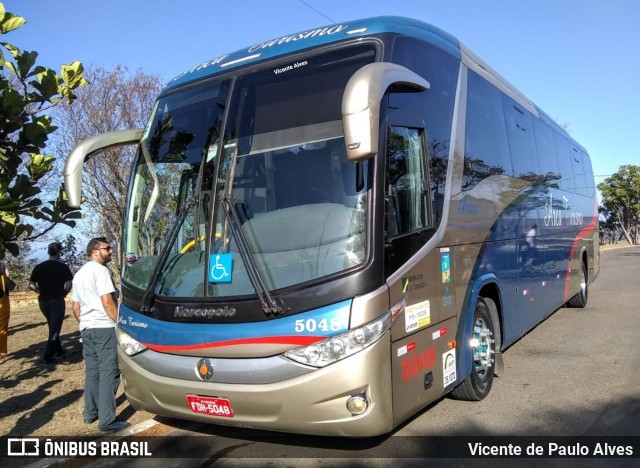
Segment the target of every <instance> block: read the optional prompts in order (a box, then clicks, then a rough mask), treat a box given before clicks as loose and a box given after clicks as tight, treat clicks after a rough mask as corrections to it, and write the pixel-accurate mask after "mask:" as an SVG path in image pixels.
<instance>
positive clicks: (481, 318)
mask: <svg viewBox="0 0 640 468" xmlns="http://www.w3.org/2000/svg"><path fill="white" fill-rule="evenodd" d="M494 334H495V328H494V324H493V320H492V319H491V312H490V310H489V307H488V306H487V303H486V302H485V300H484V299H483V298H482V297H478V300H477V302H476V307H475V310H474V312H473V330H472V337H471V339H472V341H473V342H474V343H472V344H471V346H469V347H467V348H465V349H463V350H461V352H471V353H472V361H473V368H472V369H471V375H469V377H467V379H466V380H465V381H464V382H462V383H461V384H460V385H458V386H457V387H456V388H454V389H453V391H452V392H451V395H452V396H453V397H454V398H457V399H459V400H467V401H479V400H482V399H484V398H485V397H486V396H487V395H488V394H489V391H490V390H491V385H492V384H493V376H494V370H495V369H494V357H493V356H494V353H495V339H494Z"/></svg>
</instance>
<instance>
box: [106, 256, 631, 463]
mask: <svg viewBox="0 0 640 468" xmlns="http://www.w3.org/2000/svg"><path fill="white" fill-rule="evenodd" d="M638 337H640V247H631V248H625V249H617V250H611V251H606V252H603V260H602V270H601V274H600V276H599V278H598V280H597V281H596V282H595V283H594V284H593V285H592V287H591V289H590V296H589V304H588V306H587V308H586V309H568V308H562V309H559V310H558V311H557V312H556V313H555V314H553V315H552V316H551V317H550V318H549V319H547V320H546V321H545V322H543V323H541V324H540V325H538V327H536V328H535V329H534V330H532V331H531V332H530V333H528V334H527V335H526V336H525V337H523V338H522V339H521V340H519V341H518V342H517V343H516V344H514V345H513V346H512V347H511V348H510V349H509V350H507V351H506V352H505V354H504V361H505V372H504V373H503V374H502V375H501V376H500V377H499V378H497V379H496V381H495V383H494V386H493V389H492V391H491V394H490V395H489V397H488V398H486V399H485V400H483V401H481V402H477V403H469V402H462V401H456V400H453V399H450V398H445V399H442V400H441V401H439V402H437V403H435V404H433V405H431V407H430V408H428V409H427V410H425V411H423V412H421V413H420V414H419V415H417V416H416V417H414V418H413V419H412V420H411V421H409V422H408V423H406V424H405V425H403V426H402V427H400V428H399V429H397V430H396V431H395V432H393V433H392V434H390V435H388V436H385V437H380V438H375V439H356V440H353V439H348V440H346V441H345V440H344V439H339V440H336V439H326V438H324V439H323V438H314V437H296V436H288V435H284V436H277V435H275V436H274V435H273V434H266V433H264V432H256V431H242V430H237V429H233V430H232V429H228V428H221V427H217V426H207V425H200V424H194V423H185V422H180V421H175V420H167V419H160V418H158V419H157V421H159V422H160V424H157V425H156V426H155V427H154V428H153V429H152V430H153V431H154V432H153V433H154V434H160V433H163V434H164V435H165V436H168V437H166V440H167V444H165V445H164V447H162V448H161V449H160V451H161V452H165V451H166V450H172V451H174V452H175V451H177V450H179V451H180V452H182V453H184V454H185V456H193V455H194V454H197V456H198V459H193V458H191V459H188V460H177V459H173V460H167V463H166V464H167V466H174V465H175V466H209V465H212V464H215V465H216V466H255V465H257V464H261V465H263V466H264V465H267V466H293V465H296V466H317V465H323V466H335V465H337V464H341V465H343V466H356V465H357V466H372V465H377V466H397V465H398V464H401V465H403V466H407V465H409V464H413V465H415V466H424V460H418V458H422V457H423V456H425V454H426V455H427V456H429V457H431V456H432V455H430V454H431V453H437V452H430V450H437V445H438V443H446V439H445V438H444V437H443V436H445V437H446V436H468V437H470V438H471V440H484V439H482V437H484V436H595V437H596V438H598V437H600V438H601V437H603V436H631V437H633V438H634V439H633V440H634V441H635V442H636V443H637V442H638V441H640V346H639V345H638V343H637V338H638ZM147 433H149V432H147ZM183 435H191V436H193V435H196V436H205V437H188V438H185V439H177V438H174V437H176V436H183ZM425 436H428V437H425ZM155 440H156V441H157V440H158V439H155ZM464 440H465V441H466V440H467V439H464ZM497 440H501V439H497ZM592 440H593V439H592ZM596 440H597V439H596ZM608 440H611V439H608ZM465 445H466V442H465ZM337 449H339V450H337ZM154 450H155V449H154ZM165 453H167V452H165ZM407 454H413V455H412V456H413V457H415V458H413V459H407V458H403V457H405V456H406V455H407ZM638 456H640V454H636V457H638ZM263 457H265V458H263ZM331 457H333V458H331ZM385 457H398V458H401V460H396V461H393V460H390V459H389V458H385ZM248 458H252V459H253V460H248ZM257 458H262V462H261V463H257V462H258V460H256V459H257ZM431 461H434V460H431ZM469 461H470V460H468V459H467V460H451V459H448V460H445V459H440V460H438V464H439V465H447V466H463V465H467V464H468V463H469ZM150 462H151V460H129V461H126V460H122V459H120V460H119V461H118V462H116V463H117V464H118V465H119V466H120V465H130V466H153V463H150ZM473 462H474V466H484V465H486V466H496V462H497V460H487V459H485V460H473ZM478 462H481V463H480V464H478ZM556 462H557V463H558V465H555V463H556ZM566 462H571V463H572V464H573V463H575V464H579V465H580V466H612V465H613V464H615V465H616V466H636V467H637V466H640V458H635V459H633V460H631V459H628V458H627V459H616V460H602V459H600V460H584V459H583V460H575V459H573V460H567V459H554V460H550V459H546V460H540V459H538V460H533V459H529V460H515V459H511V460H507V461H505V462H504V465H502V466H509V465H513V464H514V463H518V465H523V464H525V465H531V466H540V465H543V464H544V465H545V466H549V465H553V466H566ZM110 464H113V463H111V462H107V461H106V460H103V461H102V462H101V463H98V464H97V465H103V466H107V465H110ZM94 466H95V465H94Z"/></svg>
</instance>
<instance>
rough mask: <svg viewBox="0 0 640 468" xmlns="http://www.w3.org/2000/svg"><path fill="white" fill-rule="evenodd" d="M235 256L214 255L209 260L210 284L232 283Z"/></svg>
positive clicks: (227, 254) (225, 254)
mask: <svg viewBox="0 0 640 468" xmlns="http://www.w3.org/2000/svg"><path fill="white" fill-rule="evenodd" d="M232 272H233V254H230V253H224V254H212V255H211V258H210V259H209V282H210V283H231V276H232Z"/></svg>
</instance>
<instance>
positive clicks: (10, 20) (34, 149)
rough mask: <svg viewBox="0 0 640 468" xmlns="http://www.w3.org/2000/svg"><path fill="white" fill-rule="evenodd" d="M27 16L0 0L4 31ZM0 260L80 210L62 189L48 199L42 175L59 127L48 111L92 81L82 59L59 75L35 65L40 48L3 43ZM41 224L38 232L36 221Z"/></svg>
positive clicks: (0, 49)
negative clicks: (47, 150)
mask: <svg viewBox="0 0 640 468" xmlns="http://www.w3.org/2000/svg"><path fill="white" fill-rule="evenodd" d="M25 23H26V20H25V19H24V18H22V17H20V16H15V15H13V14H12V13H9V12H7V11H5V8H4V4H2V3H0V34H2V35H5V34H8V33H10V32H11V31H14V30H15V29H17V28H20V27H22V26H23V25H24V24H25ZM0 46H1V47H0V259H2V258H4V257H5V255H6V252H7V251H8V252H9V253H11V254H12V255H13V256H18V255H19V253H20V243H19V241H20V240H23V241H24V240H34V239H36V238H38V237H41V236H43V235H45V234H46V233H47V232H49V231H50V230H51V229H53V228H54V227H55V226H56V225H58V224H66V225H67V226H71V227H74V226H75V221H74V220H75V219H78V218H80V212H79V211H78V210H71V209H69V207H68V205H67V203H66V200H65V195H64V191H63V190H62V187H61V186H60V188H59V189H58V190H57V193H53V194H50V195H49V196H50V197H51V200H49V201H47V202H45V201H43V199H42V198H41V196H42V195H43V190H42V187H41V186H40V181H41V179H42V178H43V177H44V176H45V175H46V174H48V173H49V172H51V171H52V169H53V164H54V160H55V158H54V157H53V156H48V155H45V154H42V153H43V150H44V148H45V146H46V143H47V140H48V138H49V135H50V134H51V133H53V132H54V131H55V130H56V128H57V127H55V126H54V125H53V124H52V119H51V117H50V116H49V115H47V112H48V111H49V110H50V109H51V108H52V107H54V106H56V105H57V104H58V102H60V101H61V99H64V100H66V101H67V102H69V103H71V102H72V101H73V100H74V99H75V95H74V94H73V90H75V89H77V88H79V87H81V86H84V85H86V84H88V81H87V80H86V79H85V78H84V77H83V67H82V64H80V63H79V62H74V63H72V64H70V65H62V66H61V69H60V75H58V74H56V73H55V72H54V71H53V70H51V69H50V68H46V67H43V66H39V65H36V58H37V57H38V54H37V52H32V51H31V52H29V51H22V50H20V49H19V48H17V47H15V46H13V45H11V44H9V43H7V42H0ZM40 222H41V223H43V224H44V226H45V227H44V228H42V229H40V230H39V232H36V231H35V230H34V227H35V225H36V223H40Z"/></svg>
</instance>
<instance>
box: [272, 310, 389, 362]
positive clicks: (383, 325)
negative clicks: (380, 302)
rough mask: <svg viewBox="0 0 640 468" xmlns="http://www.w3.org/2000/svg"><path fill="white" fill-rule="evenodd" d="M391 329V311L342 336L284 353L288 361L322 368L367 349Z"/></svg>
mask: <svg viewBox="0 0 640 468" xmlns="http://www.w3.org/2000/svg"><path fill="white" fill-rule="evenodd" d="M390 327H391V311H387V312H386V313H384V314H383V315H382V316H381V317H380V318H378V319H376V320H374V321H372V322H369V323H367V324H366V325H363V326H361V327H359V328H356V329H354V330H350V331H348V332H347V333H343V334H342V335H336V336H332V337H331V338H328V339H326V340H323V341H318V342H316V343H313V344H311V345H309V346H305V347H303V348H296V349H292V350H291V351H287V352H286V353H284V355H285V356H286V357H288V358H289V359H291V360H293V361H296V362H299V363H301V364H306V365H309V366H314V367H324V366H327V365H329V364H333V363H334V362H337V361H340V360H341V359H344V358H346V357H349V356H351V355H352V354H355V353H357V352H358V351H362V350H363V349H365V348H368V347H369V346H371V345H372V344H373V343H375V342H376V341H378V340H379V339H380V338H381V337H382V335H384V334H385V333H386V332H387V330H389V328H390Z"/></svg>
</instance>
